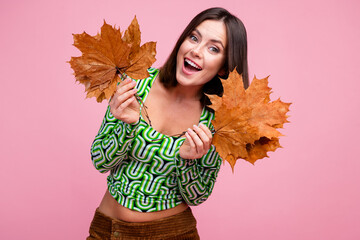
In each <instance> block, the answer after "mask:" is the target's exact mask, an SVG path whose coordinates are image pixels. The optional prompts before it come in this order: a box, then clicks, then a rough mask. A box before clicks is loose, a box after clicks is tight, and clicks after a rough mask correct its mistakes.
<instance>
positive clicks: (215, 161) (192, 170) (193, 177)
mask: <svg viewBox="0 0 360 240" xmlns="http://www.w3.org/2000/svg"><path fill="white" fill-rule="evenodd" d="M221 162H222V160H221V158H220V156H219V154H218V153H217V152H216V151H215V146H214V145H211V148H210V150H209V151H208V153H207V154H205V155H204V156H203V157H202V158H199V159H194V160H189V159H183V158H181V157H180V154H179V149H177V151H176V153H175V163H176V165H177V168H176V172H177V182H178V186H179V188H180V192H181V195H182V197H183V199H184V200H185V202H186V203H187V204H189V205H191V206H196V205H199V204H201V203H203V202H204V201H206V200H207V199H208V197H209V196H210V194H211V192H212V190H213V188H214V184H215V181H216V177H217V175H218V172H219V170H220V166H221Z"/></svg>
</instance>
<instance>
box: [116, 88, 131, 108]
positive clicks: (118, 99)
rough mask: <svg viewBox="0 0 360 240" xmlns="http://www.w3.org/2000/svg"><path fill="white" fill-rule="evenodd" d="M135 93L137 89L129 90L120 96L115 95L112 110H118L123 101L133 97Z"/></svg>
mask: <svg viewBox="0 0 360 240" xmlns="http://www.w3.org/2000/svg"><path fill="white" fill-rule="evenodd" d="M136 92H137V89H136V88H134V89H131V90H129V91H127V92H125V93H123V94H121V95H115V96H114V97H115V99H114V103H113V107H114V108H116V109H117V108H119V107H120V105H122V104H123V103H124V102H125V101H127V100H128V99H130V98H132V97H134V95H135V93H136Z"/></svg>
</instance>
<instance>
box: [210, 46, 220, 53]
mask: <svg viewBox="0 0 360 240" xmlns="http://www.w3.org/2000/svg"><path fill="white" fill-rule="evenodd" d="M209 50H210V51H211V52H214V53H218V52H220V49H219V48H217V47H215V46H211V47H209Z"/></svg>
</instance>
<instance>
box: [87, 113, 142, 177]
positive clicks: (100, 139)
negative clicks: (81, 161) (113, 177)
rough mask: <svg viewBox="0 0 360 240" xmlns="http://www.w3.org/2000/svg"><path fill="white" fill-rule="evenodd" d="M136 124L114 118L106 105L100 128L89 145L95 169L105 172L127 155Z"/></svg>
mask: <svg viewBox="0 0 360 240" xmlns="http://www.w3.org/2000/svg"><path fill="white" fill-rule="evenodd" d="M137 124H138V122H137V123H133V124H127V123H124V122H122V121H120V120H118V119H116V118H115V117H114V116H113V115H112V114H111V112H110V107H109V106H108V108H107V110H106V113H105V117H104V119H103V121H102V124H101V127H100V130H99V132H98V134H97V135H96V137H95V140H94V142H93V143H92V146H91V160H92V162H93V164H94V166H95V168H96V169H97V170H99V171H100V172H101V173H105V172H107V171H109V170H111V169H112V168H114V167H115V166H116V165H117V164H119V163H120V162H121V161H122V160H123V159H124V158H125V157H127V151H128V149H129V147H130V146H131V142H132V140H133V138H134V135H135V130H136V127H135V126H136V125H137Z"/></svg>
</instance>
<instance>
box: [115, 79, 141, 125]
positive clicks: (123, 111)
mask: <svg viewBox="0 0 360 240" xmlns="http://www.w3.org/2000/svg"><path fill="white" fill-rule="evenodd" d="M135 85H136V82H135V81H133V80H131V79H130V78H126V79H125V80H124V81H122V82H121V83H120V84H119V85H117V90H116V92H115V94H114V95H113V96H112V98H111V100H110V103H109V106H110V112H111V114H112V115H113V116H114V117H115V118H117V119H119V120H121V121H123V122H125V123H135V122H137V121H138V120H139V117H140V104H139V103H138V101H137V100H136V97H135V96H134V95H135V93H136V92H137V89H136V88H134V87H135Z"/></svg>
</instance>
